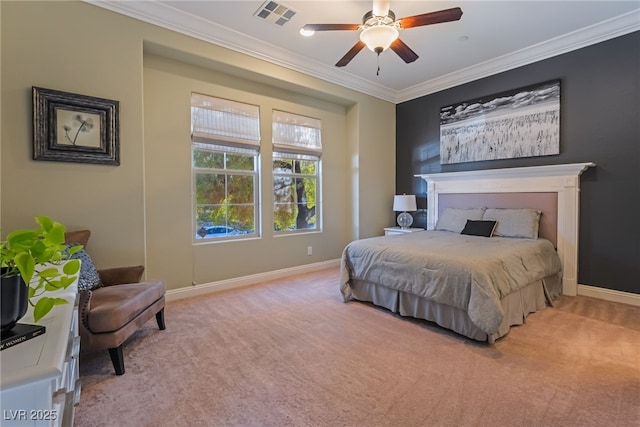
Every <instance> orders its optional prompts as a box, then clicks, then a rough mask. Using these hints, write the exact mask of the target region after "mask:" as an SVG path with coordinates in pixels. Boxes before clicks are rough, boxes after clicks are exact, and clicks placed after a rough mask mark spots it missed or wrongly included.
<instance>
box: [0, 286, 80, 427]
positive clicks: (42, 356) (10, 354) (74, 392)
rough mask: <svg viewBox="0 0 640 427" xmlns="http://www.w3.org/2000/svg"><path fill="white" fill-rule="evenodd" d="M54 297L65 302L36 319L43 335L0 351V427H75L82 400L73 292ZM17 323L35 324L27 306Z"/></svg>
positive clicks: (78, 341) (75, 302)
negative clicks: (41, 327) (77, 408)
mask: <svg viewBox="0 0 640 427" xmlns="http://www.w3.org/2000/svg"><path fill="white" fill-rule="evenodd" d="M55 296H56V297H61V298H65V299H66V300H67V301H68V302H69V303H68V304H64V305H57V306H54V307H53V309H52V310H51V312H49V314H47V315H46V316H45V317H44V319H41V320H40V322H39V324H41V325H44V326H45V327H46V332H45V333H44V334H43V335H40V336H38V337H35V338H32V339H30V340H28V341H25V342H22V343H20V344H17V345H14V346H13V347H10V348H8V349H6V350H2V351H0V364H1V365H2V377H1V378H0V385H1V386H0V388H1V390H2V395H1V396H0V397H1V406H2V414H0V416H1V418H0V425H2V427H10V426H19V427H26V426H72V425H73V416H74V410H75V406H77V404H78V403H79V401H80V379H79V362H78V355H79V353H80V337H79V336H78V307H77V304H78V292H77V288H76V286H75V285H72V287H69V288H67V289H65V290H64V291H60V292H59V293H57V294H56V295H55ZM20 323H31V324H34V322H33V310H32V307H31V306H29V311H28V312H27V314H26V315H25V317H23V318H22V319H21V320H20Z"/></svg>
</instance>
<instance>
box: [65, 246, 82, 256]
mask: <svg viewBox="0 0 640 427" xmlns="http://www.w3.org/2000/svg"><path fill="white" fill-rule="evenodd" d="M83 247H84V246H82V245H75V246H71V247H70V248H69V256H71V255H73V254H75V253H76V252H79V251H81V250H82V248H83Z"/></svg>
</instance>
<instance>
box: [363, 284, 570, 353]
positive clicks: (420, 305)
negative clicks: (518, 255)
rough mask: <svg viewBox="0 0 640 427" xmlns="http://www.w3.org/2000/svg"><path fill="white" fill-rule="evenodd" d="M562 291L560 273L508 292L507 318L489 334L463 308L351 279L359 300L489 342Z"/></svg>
mask: <svg viewBox="0 0 640 427" xmlns="http://www.w3.org/2000/svg"><path fill="white" fill-rule="evenodd" d="M561 291H562V275H561V274H558V275H555V276H550V277H547V278H545V279H542V280H538V281H536V282H533V283H530V284H528V285H527V286H525V287H523V288H522V289H520V290H519V291H516V292H513V293H511V294H509V295H507V296H506V297H504V298H503V299H502V300H501V301H500V303H501V305H502V309H503V311H504V314H505V315H504V319H503V320H502V323H501V324H500V326H499V328H498V331H497V332H495V333H493V334H491V335H487V333H485V332H484V331H482V330H480V329H479V328H478V327H477V326H476V325H475V324H474V323H473V322H472V321H471V319H470V318H469V316H468V315H467V313H466V312H465V311H464V310H461V309H459V308H456V307H452V306H449V305H443V304H439V303H435V302H433V301H430V300H428V299H426V298H423V297H420V296H416V295H413V294H410V293H407V292H402V291H398V290H396V289H391V288H387V287H385V286H381V285H377V284H374V283H370V282H366V281H363V280H357V279H352V280H351V292H352V297H353V298H355V299H356V300H359V301H367V302H371V303H373V304H375V305H377V306H380V307H384V308H386V309H387V310H390V311H392V312H394V313H398V314H400V315H402V316H410V317H415V318H417V319H424V320H428V321H430V322H434V323H436V324H438V325H439V326H442V327H444V328H447V329H450V330H452V331H454V332H457V333H458V334H461V335H464V336H466V337H469V338H472V339H474V340H477V341H488V342H489V343H494V342H495V340H497V339H498V338H500V337H503V336H504V335H506V334H507V333H508V332H509V329H510V328H511V326H514V325H522V324H524V323H525V320H526V317H527V315H528V314H530V313H533V312H535V311H537V310H541V309H543V308H545V307H546V306H547V305H550V306H551V305H553V300H554V299H556V298H557V297H558V296H559V295H560V293H561Z"/></svg>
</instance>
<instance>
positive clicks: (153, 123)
mask: <svg viewBox="0 0 640 427" xmlns="http://www.w3.org/2000/svg"><path fill="white" fill-rule="evenodd" d="M0 8H1V12H0V17H1V24H2V26H1V39H0V40H1V43H2V51H1V70H0V72H1V74H0V75H1V78H2V80H1V85H2V88H1V89H2V100H1V120H2V130H1V136H2V139H1V140H0V161H1V171H0V185H1V187H0V207H1V215H0V224H1V225H2V228H3V230H5V231H6V230H11V229H14V228H16V227H26V226H31V224H32V223H33V217H34V216H35V215H38V214H47V215H50V216H52V217H54V218H56V219H58V220H60V221H61V222H63V223H65V224H66V225H67V226H68V228H69V229H79V228H90V229H91V230H92V232H93V235H92V240H91V242H90V245H89V251H90V252H91V254H92V255H93V257H94V259H95V262H96V264H98V266H99V267H112V266H117V265H127V264H134V263H144V264H146V265H147V274H148V277H165V278H166V279H167V282H168V286H169V288H179V287H184V286H190V285H191V282H193V281H195V282H197V283H205V282H212V281H217V280H222V279H227V278H231V277H239V276H244V275H249V274H256V273H261V272H267V271H272V270H277V269H281V268H286V267H292V266H298V265H303V264H308V263H313V262H319V261H322V260H328V259H335V258H338V257H339V256H340V252H341V250H342V248H343V247H344V245H345V244H346V243H347V242H349V241H350V240H352V239H354V238H359V237H368V236H373V235H380V234H382V228H383V227H385V226H388V225H390V224H392V223H393V216H392V215H393V213H392V212H391V208H390V206H391V200H392V195H393V193H394V190H395V121H394V119H392V118H393V117H395V106H394V105H393V104H391V103H388V102H385V101H382V100H379V99H376V98H372V97H369V96H366V95H363V94H360V93H358V92H355V91H352V90H349V89H345V88H342V87H339V86H336V85H333V84H330V83H328V82H325V81H321V80H319V79H315V78H313V77H310V76H307V75H304V74H300V73H297V72H294V71H291V70H288V69H285V68H282V67H279V66H276V65H273V64H270V63H266V62H263V61H260V60H257V59H255V58H252V57H248V56H246V55H242V54H240V53H237V52H233V51H230V50H227V49H224V48H221V47H219V46H215V45H212V44H209V43H205V42H202V41H199V40H195V39H192V38H189V37H186V36H183V35H180V34H177V33H174V32H171V31H168V30H164V29H161V28H158V27H155V26H152V25H149V24H146V23H143V22H140V21H136V20H134V19H131V18H127V17H124V16H121V15H118V14H115V13H112V12H109V11H106V10H103V9H101V8H98V7H96V6H93V5H89V4H86V3H81V2H51V1H49V2H11V1H2V2H0ZM32 86H40V87H45V88H49V89H56V90H62V91H66V92H73V93H78V94H85V95H92V96H98V97H103V98H107V99H114V100H118V101H119V102H120V158H121V164H120V166H117V167H116V166H104V165H92V164H75V163H63V162H44V161H33V160H32V159H31V155H32V154H31V153H32V148H31V147H32V135H31V134H32V132H31V87H32ZM191 90H196V91H203V92H205V93H211V94H213V95H216V94H219V95H223V96H228V97H230V98H233V99H237V100H240V101H246V102H251V103H257V104H259V105H260V106H261V114H262V120H261V123H262V137H263V142H267V143H263V148H262V162H263V163H262V166H263V171H264V175H263V178H264V183H263V187H262V192H261V196H262V202H263V206H265V207H266V208H267V209H264V210H263V218H262V220H263V222H262V226H263V235H262V238H261V239H257V240H250V241H243V242H230V243H214V244H206V245H203V244H199V245H193V244H192V242H191V233H190V230H191V183H190V179H191V178H190V177H191V174H190V169H189V165H190V161H189V145H188V143H189V139H188V138H189V109H188V102H189V98H188V97H189V94H190V92H191ZM271 108H280V109H284V110H287V111H293V112H299V113H300V114H308V115H310V116H314V117H320V118H321V119H322V121H323V144H324V155H323V174H324V181H323V184H324V185H323V188H322V195H323V202H324V211H323V212H324V217H323V220H324V227H323V232H322V233H311V234H302V235H295V236H278V237H276V236H273V233H272V232H271V226H270V224H271V219H272V218H271V216H270V215H271V214H270V211H269V209H268V206H269V205H270V202H271V199H270V191H269V186H268V184H269V178H270V176H269V172H268V171H269V170H270V169H269V155H270V153H271V147H270V145H269V144H268V142H269V141H270V138H271V137H270V127H269V121H268V119H269V118H270V117H269V115H270V112H271ZM381 123H384V124H385V125H384V126H378V125H379V124H381ZM307 246H313V248H314V254H313V255H312V256H307V255H306V248H307Z"/></svg>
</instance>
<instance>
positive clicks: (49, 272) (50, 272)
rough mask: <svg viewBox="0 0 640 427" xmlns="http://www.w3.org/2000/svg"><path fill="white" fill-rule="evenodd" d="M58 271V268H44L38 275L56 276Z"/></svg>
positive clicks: (45, 276)
mask: <svg viewBox="0 0 640 427" xmlns="http://www.w3.org/2000/svg"><path fill="white" fill-rule="evenodd" d="M59 274H60V273H58V269H57V268H53V267H51V268H45V269H44V270H42V271H40V272H39V273H38V276H40V277H44V278H47V279H48V278H51V277H56V276H58V275H59Z"/></svg>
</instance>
